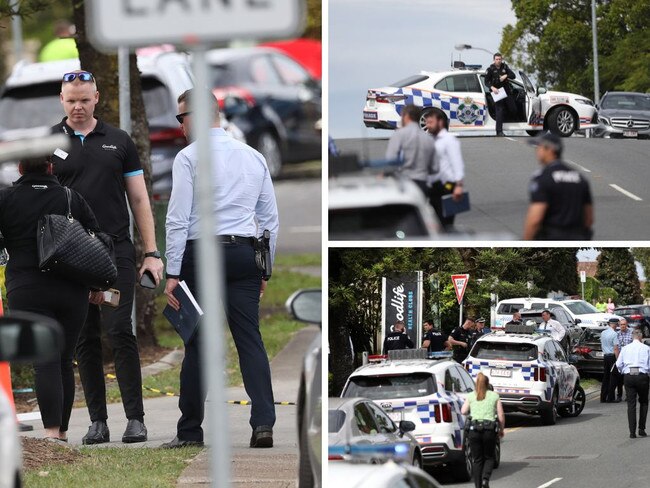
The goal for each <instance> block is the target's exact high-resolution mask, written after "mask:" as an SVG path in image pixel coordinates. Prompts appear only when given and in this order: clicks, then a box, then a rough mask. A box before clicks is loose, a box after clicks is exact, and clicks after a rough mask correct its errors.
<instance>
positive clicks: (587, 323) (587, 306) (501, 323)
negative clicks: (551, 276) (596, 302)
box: [492, 297, 622, 330]
mask: <svg viewBox="0 0 650 488" xmlns="http://www.w3.org/2000/svg"><path fill="white" fill-rule="evenodd" d="M545 308H548V309H553V310H554V313H555V314H556V315H559V314H560V313H564V314H566V315H567V316H568V317H566V319H567V320H569V319H570V320H571V321H573V323H574V324H576V325H579V326H580V327H581V328H583V329H587V328H595V327H603V326H606V325H607V322H608V320H609V319H610V318H616V319H619V320H621V319H622V317H621V316H619V315H616V314H613V313H605V312H599V311H598V309H597V308H596V307H594V306H593V305H592V304H591V303H589V302H586V301H585V300H564V299H562V298H559V299H558V298H531V297H527V298H509V299H507V300H501V301H500V302H499V303H498V304H497V313H496V319H495V321H494V325H493V326H492V330H495V329H497V330H498V329H503V328H504V327H505V324H506V323H508V322H510V321H511V320H512V314H513V313H514V312H516V311H518V310H523V309H532V310H544V309H545ZM558 309H559V310H558ZM558 320H559V321H560V322H563V321H566V320H565V318H564V317H558Z"/></svg>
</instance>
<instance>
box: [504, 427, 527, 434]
mask: <svg viewBox="0 0 650 488" xmlns="http://www.w3.org/2000/svg"><path fill="white" fill-rule="evenodd" d="M521 429H523V427H508V428H507V429H506V430H505V432H507V433H510V432H517V431H518V430H521Z"/></svg>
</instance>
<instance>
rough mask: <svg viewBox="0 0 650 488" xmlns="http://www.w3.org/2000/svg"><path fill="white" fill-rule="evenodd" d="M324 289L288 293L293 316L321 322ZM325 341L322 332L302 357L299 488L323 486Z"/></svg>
mask: <svg viewBox="0 0 650 488" xmlns="http://www.w3.org/2000/svg"><path fill="white" fill-rule="evenodd" d="M321 300H322V290H320V289H315V288H314V289H304V290H298V291H297V292H295V293H294V294H293V295H291V296H290V297H289V299H288V300H287V303H286V307H287V309H288V311H289V313H290V314H291V316H292V317H293V318H295V319H296V320H300V321H302V322H308V323H311V324H318V325H319V326H320V325H321V307H322V301H321ZM321 371H322V345H321V334H320V333H319V334H318V335H317V336H316V337H315V338H314V340H313V341H312V343H311V344H310V345H309V348H308V349H307V352H306V353H305V357H304V359H303V366H302V373H301V375H300V387H299V390H298V402H297V404H298V406H297V408H298V410H297V414H298V415H297V417H298V422H297V428H298V447H299V448H298V457H299V460H298V464H299V468H298V488H312V487H313V488H320V487H321V486H322V469H323V467H322V461H321V457H322V449H321V439H322V437H323V434H322V418H321V417H322V411H323V407H322V396H321V384H322V383H321Z"/></svg>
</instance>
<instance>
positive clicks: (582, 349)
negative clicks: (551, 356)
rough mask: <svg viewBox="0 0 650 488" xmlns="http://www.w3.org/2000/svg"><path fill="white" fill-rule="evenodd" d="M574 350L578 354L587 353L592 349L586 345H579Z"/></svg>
mask: <svg viewBox="0 0 650 488" xmlns="http://www.w3.org/2000/svg"><path fill="white" fill-rule="evenodd" d="M573 351H574V352H577V353H578V354H589V353H590V352H591V351H593V349H592V348H591V347H586V346H580V347H576V348H575V349H574V350H573Z"/></svg>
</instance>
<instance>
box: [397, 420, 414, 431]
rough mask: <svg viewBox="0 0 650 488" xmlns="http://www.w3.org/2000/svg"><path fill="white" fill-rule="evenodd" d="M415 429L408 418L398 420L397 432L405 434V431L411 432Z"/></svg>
mask: <svg viewBox="0 0 650 488" xmlns="http://www.w3.org/2000/svg"><path fill="white" fill-rule="evenodd" d="M414 430H415V424H414V423H413V422H411V421H410V420H400V423H399V432H400V434H405V433H406V432H413V431H414Z"/></svg>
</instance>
